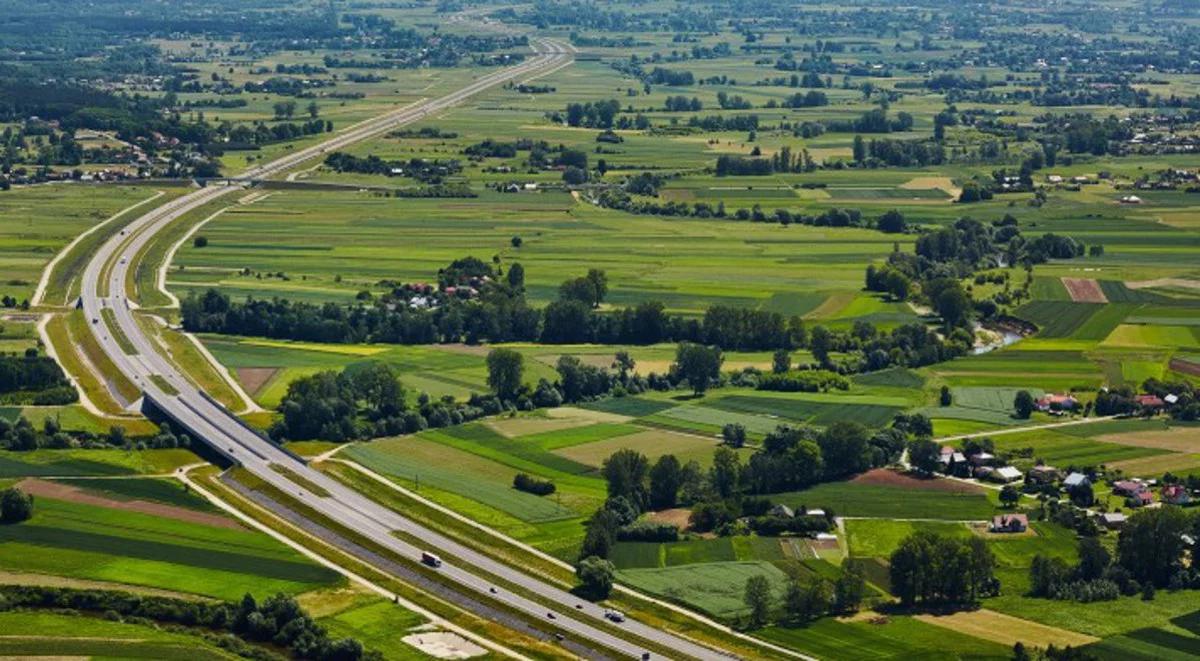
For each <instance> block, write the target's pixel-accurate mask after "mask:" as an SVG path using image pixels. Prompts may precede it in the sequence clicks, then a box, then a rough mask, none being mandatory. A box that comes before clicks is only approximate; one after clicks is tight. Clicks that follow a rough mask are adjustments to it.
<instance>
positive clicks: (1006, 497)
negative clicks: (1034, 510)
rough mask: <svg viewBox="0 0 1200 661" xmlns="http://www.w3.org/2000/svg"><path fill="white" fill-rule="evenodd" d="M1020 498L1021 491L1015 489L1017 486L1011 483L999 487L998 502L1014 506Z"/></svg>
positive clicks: (1006, 505)
mask: <svg viewBox="0 0 1200 661" xmlns="http://www.w3.org/2000/svg"><path fill="white" fill-rule="evenodd" d="M1020 500H1021V492H1020V491H1017V488H1016V487H1014V486H1013V485H1011V484H1006V485H1004V488H1002V489H1000V502H1001V503H1003V504H1004V506H1005V507H1016V505H1017V503H1018V502H1020Z"/></svg>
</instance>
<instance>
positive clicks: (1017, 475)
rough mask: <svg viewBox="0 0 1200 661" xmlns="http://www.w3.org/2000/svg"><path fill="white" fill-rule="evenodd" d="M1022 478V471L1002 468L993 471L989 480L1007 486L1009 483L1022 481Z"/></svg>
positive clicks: (1008, 467)
mask: <svg viewBox="0 0 1200 661" xmlns="http://www.w3.org/2000/svg"><path fill="white" fill-rule="evenodd" d="M1021 477H1022V476H1021V471H1019V470H1017V469H1016V468H1014V467H1013V466H1001V467H1000V468H997V469H996V470H994V471H992V473H991V475H990V476H989V479H991V480H993V481H995V482H1002V483H1005V484H1007V483H1009V482H1016V481H1017V480H1020V479H1021Z"/></svg>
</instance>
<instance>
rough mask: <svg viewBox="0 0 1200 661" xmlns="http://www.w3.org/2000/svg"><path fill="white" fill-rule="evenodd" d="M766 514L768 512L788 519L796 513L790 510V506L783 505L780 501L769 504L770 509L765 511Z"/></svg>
mask: <svg viewBox="0 0 1200 661" xmlns="http://www.w3.org/2000/svg"><path fill="white" fill-rule="evenodd" d="M767 514H770V515H771V516H778V517H782V518H786V519H790V518H792V517H793V516H795V515H796V513H795V512H794V511H792V508H790V507H788V506H787V505H784V504H782V503H781V504H778V505H773V506H771V509H770V510H768V511H767Z"/></svg>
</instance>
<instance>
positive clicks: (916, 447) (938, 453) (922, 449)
mask: <svg viewBox="0 0 1200 661" xmlns="http://www.w3.org/2000/svg"><path fill="white" fill-rule="evenodd" d="M941 458H942V446H941V445H940V444H939V443H938V442H937V441H933V440H930V439H928V438H918V439H915V440H913V441H911V442H910V443H909V444H908V463H909V464H911V465H912V467H913V468H915V469H916V470H918V471H920V472H922V473H924V474H926V475H933V473H934V472H936V471H937V468H938V466H940V465H941V464H940V461H941Z"/></svg>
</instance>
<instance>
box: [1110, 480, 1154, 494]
mask: <svg viewBox="0 0 1200 661" xmlns="http://www.w3.org/2000/svg"><path fill="white" fill-rule="evenodd" d="M1145 490H1146V485H1145V484H1142V483H1141V482H1134V481H1133V480H1118V481H1116V482H1113V493H1115V494H1116V495H1118V496H1132V495H1134V494H1138V493H1141V492H1143V491H1145Z"/></svg>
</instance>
